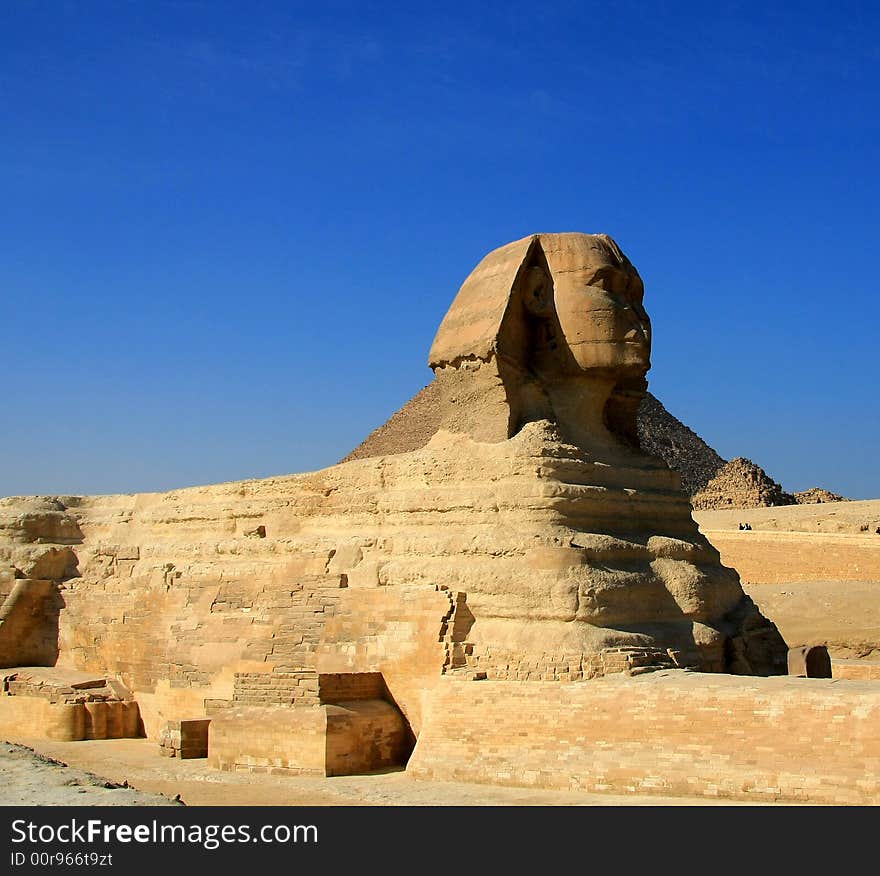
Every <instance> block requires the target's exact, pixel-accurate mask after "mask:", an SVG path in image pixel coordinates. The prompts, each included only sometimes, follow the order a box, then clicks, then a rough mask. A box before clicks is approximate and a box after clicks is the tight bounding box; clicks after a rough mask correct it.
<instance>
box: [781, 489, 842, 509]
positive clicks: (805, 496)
mask: <svg viewBox="0 0 880 876" xmlns="http://www.w3.org/2000/svg"><path fill="white" fill-rule="evenodd" d="M794 500H795V502H797V503H798V505H821V504H822V503H823V502H849V499H847V498H846V496H841V495H839V494H838V493H832V492H831V490H823V489H822V487H810V489H809V490H802V491H801V492H800V493H795V494H794Z"/></svg>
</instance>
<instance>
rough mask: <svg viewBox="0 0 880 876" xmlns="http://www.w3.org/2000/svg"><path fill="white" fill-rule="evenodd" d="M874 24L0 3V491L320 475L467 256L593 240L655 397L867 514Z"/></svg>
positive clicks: (386, 386) (813, 14)
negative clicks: (593, 235)
mask: <svg viewBox="0 0 880 876" xmlns="http://www.w3.org/2000/svg"><path fill="white" fill-rule="evenodd" d="M878 9H880V7H878V6H877V4H875V3H854V2H842V3H838V4H835V5H830V4H827V3H809V2H803V3H714V4H706V3H664V2H653V3H635V2H612V3H608V2H602V3H588V2H572V3H567V2H546V3H541V4H534V3H518V2H504V3H473V2H471V3H467V4H456V3H445V4H430V5H429V4H403V3H401V4H396V3H366V2H364V3H353V4H337V3H320V4H315V3H296V2H271V3H270V2H248V3H244V2H238V3H232V2H226V3H224V2H204V3H202V2H162V0H151V2H147V0H143V2H138V0H129V2H121V0H120V2H101V0H90V2H86V0H83V2H63V0H54V2H48V0H47V2H17V0H9V2H7V3H4V4H3V6H2V9H0V120H2V129H0V130H2V134H0V196H2V203H3V209H2V210H0V298H2V302H3V308H2V313H3V317H4V319H3V323H4V331H3V332H2V339H3V349H4V357H3V358H4V361H5V368H4V376H5V380H4V381H3V387H4V392H3V404H2V406H0V495H10V494H21V493H82V492H86V493H99V492H122V491H125V492H129V491H142V490H165V489H169V488H172V487H176V486H184V485H188V484H198V483H212V482H218V481H226V480H236V479H240V478H246V477H261V476H268V475H272V474H283V473H288V472H294V471H303V470H310V469H315V468H320V467H323V466H325V465H329V464H332V463H333V462H335V461H336V460H338V459H339V458H340V457H341V456H343V455H344V454H345V453H346V452H348V450H350V449H351V448H352V447H353V446H355V445H356V444H357V443H358V442H359V441H360V440H361V439H362V438H363V437H364V436H365V435H366V434H367V432H369V431H370V430H371V429H373V428H375V427H376V426H378V425H379V424H380V423H382V422H383V421H384V420H385V419H386V418H387V416H388V415H389V414H390V413H392V412H393V411H394V410H396V409H397V408H398V407H400V405H401V404H402V403H403V402H405V401H406V400H407V399H408V398H409V397H410V396H411V395H412V394H413V393H414V392H416V391H417V390H418V389H420V388H421V387H422V386H424V385H425V384H426V383H427V382H428V381H429V380H430V377H431V374H430V371H429V370H428V368H427V365H426V358H427V352H428V348H429V345H430V342H431V340H432V338H433V334H434V331H435V329H436V327H437V325H438V324H439V321H440V319H441V318H442V316H443V314H444V312H445V310H446V308H447V307H448V305H449V303H450V302H451V300H452V297H453V296H454V294H455V292H456V290H457V289H458V287H459V285H460V284H461V282H462V281H463V279H464V278H465V276H466V275H467V274H468V273H469V271H470V270H471V268H472V267H473V266H474V264H475V263H476V262H477V261H478V260H479V259H480V258H481V257H482V255H483V254H484V253H485V252H487V251H488V250H489V249H492V248H494V247H496V246H499V245H501V244H503V243H506V242H507V241H509V240H513V239H515V238H519V237H522V236H523V235H525V234H528V233H531V232H535V231H587V232H599V231H604V232H607V233H609V234H611V235H612V236H614V237H615V238H616V239H617V241H618V242H619V243H620V245H621V246H622V248H623V249H624V251H625V252H626V253H627V254H628V255H629V257H630V258H631V260H632V261H633V262H634V264H635V265H636V266H637V267H638V268H639V271H640V272H641V274H642V276H643V278H644V280H645V285H646V290H647V291H646V305H647V308H648V310H649V312H650V314H651V316H652V319H653V323H654V333H655V341H654V355H653V369H652V371H651V372H650V374H649V378H650V380H651V389H652V390H653V391H654V393H655V394H656V395H657V396H658V397H659V398H660V399H661V400H662V401H663V402H664V403H665V404H666V406H667V407H668V408H669V410H670V411H671V412H672V413H674V414H675V415H676V416H678V417H679V418H681V419H682V420H683V421H684V422H685V423H687V424H688V425H690V426H691V427H692V428H694V429H695V430H696V431H697V432H698V433H699V434H700V435H702V436H703V437H704V438H705V439H706V440H707V441H708V442H709V443H710V444H712V445H713V446H714V447H715V448H716V449H717V450H718V451H719V453H721V454H722V455H723V456H726V457H728V458H729V457H732V456H737V455H743V456H748V457H751V458H752V459H754V460H755V461H756V462H758V463H759V464H760V465H762V466H763V467H764V468H765V469H766V470H767V471H768V473H769V474H771V475H772V476H773V477H775V478H776V479H777V480H780V481H781V482H782V483H783V484H784V486H786V487H787V488H788V489H792V490H797V489H804V488H806V487H810V486H813V485H816V484H818V485H822V486H825V487H827V488H830V489H833V490H837V491H839V492H842V493H844V494H846V495H849V496H852V497H856V498H869V497H877V496H880V466H878V465H877V452H878V447H880V405H878V401H877V399H878V394H880V367H878V350H880V343H878V339H880V329H878V320H877V310H878V308H877V301H876V299H877V295H878V291H877V287H878V282H877V275H876V267H877V265H876V260H877V253H878V247H877V236H878V215H877V211H878V204H880V186H878V171H877V167H878V142H880V138H878V127H880V122H878V118H880V114H878V112H877V102H878V85H880V74H878V70H880V63H878V62H880V48H878V46H880V12H878Z"/></svg>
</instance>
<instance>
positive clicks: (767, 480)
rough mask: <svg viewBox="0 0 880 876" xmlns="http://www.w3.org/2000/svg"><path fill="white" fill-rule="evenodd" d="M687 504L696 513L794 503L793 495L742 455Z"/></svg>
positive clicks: (732, 461)
mask: <svg viewBox="0 0 880 876" xmlns="http://www.w3.org/2000/svg"><path fill="white" fill-rule="evenodd" d="M691 501H692V504H693V506H694V509H695V510H700V511H702V510H718V509H722V508H769V507H772V506H774V505H794V504H795V498H794V496H792V495H791V494H790V493H786V492H785V491H784V490H783V489H782V487H781V486H780V485H779V484H777V483H776V481H774V480H773V478H771V477H770V476H769V475H768V474H767V472H765V471H764V469H763V468H761V467H760V466H759V465H756V464H755V463H754V462H752V461H751V460H750V459H746V458H745V457H742V456H738V457H737V458H736V459H732V460H731V461H730V462H728V463H727V464H726V465H725V466H724V467H723V468H722V469H721V470H720V471H719V472H718V473H717V474H716V475H715V477H714V478H712V480H711V481H709V483H708V484H707V485H706V486H705V487H704V488H703V489H702V490H700V492H698V493H697V494H696V495H694V496H693V498H692V500H691Z"/></svg>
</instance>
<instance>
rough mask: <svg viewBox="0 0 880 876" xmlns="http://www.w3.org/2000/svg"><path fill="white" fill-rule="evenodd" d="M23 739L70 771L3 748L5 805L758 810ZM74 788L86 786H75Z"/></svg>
mask: <svg viewBox="0 0 880 876" xmlns="http://www.w3.org/2000/svg"><path fill="white" fill-rule="evenodd" d="M20 741H21V742H24V743H25V744H27V745H29V746H31V747H32V748H33V749H34V751H35V752H38V753H39V755H42V756H44V757H48V758H53V759H55V760H56V761H61V762H62V764H67V766H58V765H55V766H52V765H51V764H47V763H46V762H45V761H44V760H40V759H39V757H38V756H35V755H34V754H32V753H29V752H27V749H22V748H21V747H20V746H14V745H11V744H10V743H6V744H5V745H2V746H0V778H2V780H3V781H2V785H0V805H5V806H14V805H22V804H28V805H39V806H51V805H68V804H70V803H74V804H80V805H86V804H91V805H111V806H112V805H119V806H130V805H147V804H150V803H154V802H155V803H166V804H167V803H169V802H172V801H173V798H175V797H177V796H178V795H179V796H180V799H181V800H182V802H183V803H185V804H186V805H188V806H693V805H699V806H725V805H733V806H735V805H755V804H744V803H741V802H739V801H737V802H731V801H724V800H717V799H709V798H702V797H664V796H651V795H639V796H636V795H632V796H629V795H617V794H590V793H584V792H573V791H572V792H568V791H542V790H536V789H528V788H503V787H496V786H492V785H470V784H466V783H464V782H420V781H416V780H415V779H412V778H410V777H409V776H407V775H406V773H405V772H403V771H402V770H396V771H388V772H381V773H373V774H371V775H366V776H338V777H335V778H330V779H327V778H320V777H312V776H267V775H262V774H253V773H244V772H242V773H226V772H219V771H218V770H213V769H211V768H209V767H208V765H207V761H206V760H178V759H177V758H166V757H161V756H160V755H159V750H158V746H157V744H156V743H155V742H150V741H149V740H147V739H108V740H99V741H91V742H48V741H46V740H41V739H32V740H20ZM28 756H29V757H28ZM29 758H30V761H32V762H31V763H28V760H29ZM96 777H101V780H103V781H107V780H109V781H110V782H113V783H117V784H120V785H121V784H123V783H126V782H127V783H128V785H130V786H131V787H132V788H133V789H137V791H135V790H126V789H121V790H120V789H117V790H113V791H110V790H109V789H105V788H100V787H96V786H95V784H94V783H95V782H98V783H100V781H101V780H98V779H97V778H96ZM71 781H76V782H80V783H81V784H79V785H71V784H70V782H71ZM65 783H67V784H65ZM83 788H85V792H83V790H82V789H83ZM762 805H772V804H762Z"/></svg>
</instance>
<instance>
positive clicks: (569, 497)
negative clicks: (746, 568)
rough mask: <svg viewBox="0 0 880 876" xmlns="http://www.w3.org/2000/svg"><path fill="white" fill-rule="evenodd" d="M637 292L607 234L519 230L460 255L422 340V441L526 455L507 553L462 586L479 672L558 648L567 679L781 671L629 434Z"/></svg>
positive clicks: (738, 595) (641, 319) (753, 618)
mask: <svg viewBox="0 0 880 876" xmlns="http://www.w3.org/2000/svg"><path fill="white" fill-rule="evenodd" d="M643 299H644V285H643V283H642V280H641V277H640V276H639V274H638V272H637V270H636V269H635V268H634V267H633V265H632V264H631V262H630V261H629V259H627V258H626V256H625V255H624V254H623V252H622V251H621V249H620V247H619V246H618V245H617V244H616V243H615V242H614V240H612V239H611V238H610V237H608V236H607V235H603V234H596V235H590V234H579V233H567V234H534V235H530V236H529V237H526V238H523V239H522V240H518V241H515V242H513V243H509V244H507V245H506V246H503V247H501V248H499V249H496V250H494V251H493V252H491V253H489V254H488V255H487V256H486V257H485V258H484V259H483V260H482V261H481V262H480V263H479V264H478V265H477V267H476V268H475V269H474V270H473V272H472V273H471V274H470V276H469V277H468V278H467V279H466V280H465V282H464V284H463V285H462V287H461V289H460V291H459V292H458V295H457V296H456V298H455V300H454V301H453V303H452V305H451V307H450V309H449V311H448V313H447V314H446V316H445V318H444V320H443V322H442V324H441V325H440V328H439V330H438V332H437V335H436V337H435V339H434V342H433V345H432V347H431V351H430V356H429V364H430V366H431V368H432V369H433V370H434V373H435V376H436V379H437V382H438V387H439V390H440V399H441V420H440V422H441V426H440V431H439V432H438V433H437V435H436V436H435V438H434V439H433V440H432V442H430V443H429V445H428V447H432V446H438V445H442V444H443V443H444V442H448V441H449V440H450V437H451V436H456V437H457V438H458V442H457V452H458V453H459V454H462V455H467V454H468V453H474V452H475V448H477V447H478V446H482V445H495V446H497V447H500V446H502V445H509V446H510V451H509V452H510V453H511V454H512V455H513V456H514V457H517V456H518V457H519V459H520V461H521V463H525V461H526V460H529V462H530V463H531V464H532V466H533V467H532V468H531V469H530V471H531V473H532V475H533V476H532V479H531V482H530V483H529V484H528V485H526V484H523V487H524V490H523V494H522V495H521V497H520V501H521V507H528V508H529V509H530V515H526V516H525V517H524V518H523V519H521V520H520V521H519V523H518V524H517V527H518V530H519V531H518V535H519V537H518V538H517V537H516V536H510V535H508V536H507V546H506V549H507V551H508V553H507V554H506V556H507V557H508V558H509V557H510V556H518V557H519V560H520V564H519V568H508V570H507V574H506V577H505V580H504V581H499V580H498V577H497V576H496V575H495V574H492V575H489V576H488V577H483V578H482V579H481V580H477V579H474V580H473V581H472V582H470V584H469V586H468V588H467V589H468V594H469V597H468V604H469V606H470V607H471V611H472V612H473V613H474V616H475V623H474V625H473V627H472V629H471V631H470V632H469V638H471V639H473V642H472V648H471V649H470V650H471V653H472V658H471V659H472V660H475V662H477V663H479V665H480V667H481V668H482V669H484V670H485V671H487V673H488V676H489V677H493V676H495V677H510V667H511V666H515V667H517V670H518V669H519V667H521V666H522V665H526V666H535V667H537V668H538V669H539V670H540V669H546V670H548V671H549V670H552V674H551V676H550V677H558V676H559V673H558V667H556V666H552V667H548V666H545V664H546V661H547V655H548V654H560V653H561V654H567V655H569V659H570V658H571V655H576V657H577V659H576V660H574V661H573V662H572V663H571V665H572V666H574V665H577V666H578V667H579V669H580V673H579V675H578V677H584V676H586V677H590V676H594V675H601V674H604V673H605V672H607V671H612V670H614V669H615V668H618V667H619V666H620V664H621V662H625V663H626V665H627V666H628V667H629V668H631V669H632V668H635V669H645V670H647V669H649V668H656V667H658V666H663V665H672V666H677V667H689V668H693V669H699V670H703V671H726V672H735V673H743V674H760V675H766V674H776V673H784V671H785V655H786V646H785V643H784V642H783V640H782V638H781V636H780V635H779V633H778V631H777V629H776V627H775V626H774V625H773V624H772V623H770V622H769V621H768V620H766V619H765V618H764V617H762V616H761V614H760V613H759V611H758V609H757V608H756V606H755V605H754V603H753V602H752V601H751V599H750V598H749V597H748V596H746V595H745V593H744V592H743V590H742V587H741V584H740V582H739V579H738V576H737V575H736V572H735V571H733V570H732V569H728V568H725V567H724V566H722V565H721V562H720V559H719V555H718V553H717V551H716V550H715V549H714V548H713V547H712V545H711V544H710V543H709V542H708V541H707V540H706V539H705V538H704V537H703V536H702V535H701V534H700V533H699V531H698V529H697V526H696V524H695V523H694V521H693V519H692V517H691V513H690V512H691V509H690V505H689V502H688V499H687V498H686V497H685V495H684V494H683V493H682V492H681V490H680V484H679V482H678V476H677V475H676V474H675V473H674V472H672V471H670V470H669V469H668V468H667V467H666V465H665V464H664V463H663V462H661V461H660V460H657V459H654V458H651V457H649V456H647V455H646V454H644V453H642V452H641V450H640V449H639V446H638V437H637V432H636V413H637V409H638V405H639V403H640V401H641V399H642V398H643V397H644V395H645V393H646V390H647V380H646V377H645V375H646V373H647V371H648V369H649V368H650V349H651V325H650V320H649V317H648V314H647V313H646V311H645V309H644V303H643ZM498 531H499V533H503V532H504V531H505V529H504V522H503V518H502V515H500V514H499V520H498ZM503 540H504V539H503V538H502V541H503ZM500 555H501V556H505V553H504V549H502V550H501V552H500ZM502 562H503V561H502ZM506 565H508V566H510V565H511V564H509V563H507V564H506ZM522 655H526V659H525V660H524V659H523V657H522ZM565 675H566V677H567V676H568V674H567V673H565ZM513 677H521V675H515V676H513Z"/></svg>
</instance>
